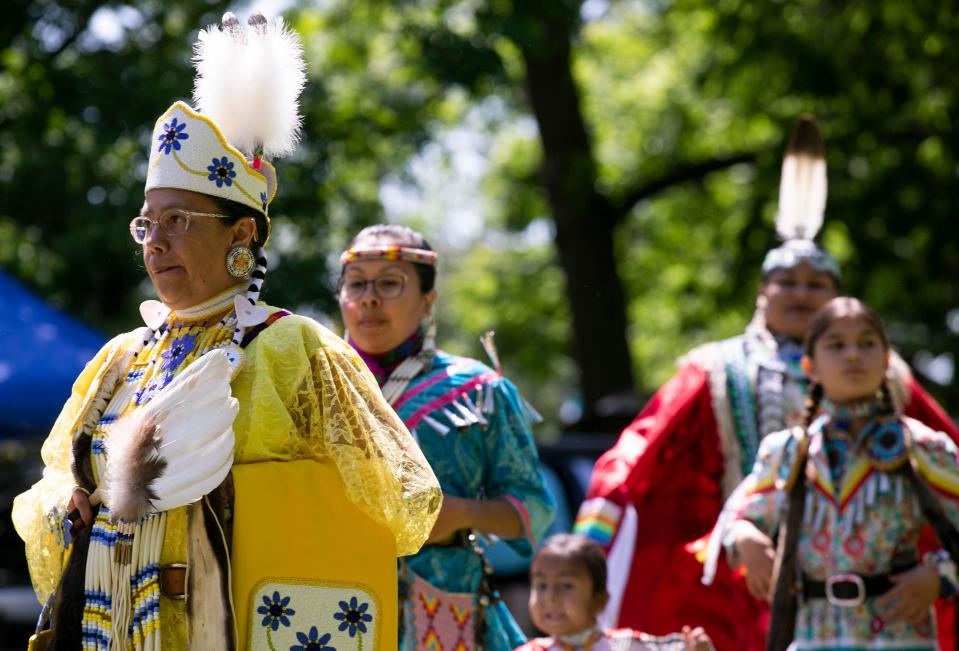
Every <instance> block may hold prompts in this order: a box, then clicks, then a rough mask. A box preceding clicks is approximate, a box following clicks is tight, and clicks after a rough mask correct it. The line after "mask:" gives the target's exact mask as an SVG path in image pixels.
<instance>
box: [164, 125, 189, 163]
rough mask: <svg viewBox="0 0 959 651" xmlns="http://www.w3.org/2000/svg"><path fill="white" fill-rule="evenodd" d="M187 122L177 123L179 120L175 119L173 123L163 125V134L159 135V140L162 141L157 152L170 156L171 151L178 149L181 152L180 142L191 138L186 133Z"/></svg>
mask: <svg viewBox="0 0 959 651" xmlns="http://www.w3.org/2000/svg"><path fill="white" fill-rule="evenodd" d="M184 129H186V122H180V123H179V124H178V123H177V118H173V120H172V121H171V122H168V123H167V124H164V125H163V133H161V134H160V135H159V137H158V138H157V140H159V141H160V148H159V149H157V151H162V152H163V153H164V155H165V154H169V153H170V152H171V151H173V150H174V149H176V150H177V151H179V150H180V141H181V140H186V139H187V138H189V137H190V134H188V133H187V132H186V131H184Z"/></svg>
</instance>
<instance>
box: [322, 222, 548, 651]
mask: <svg viewBox="0 0 959 651" xmlns="http://www.w3.org/2000/svg"><path fill="white" fill-rule="evenodd" d="M340 262H341V266H342V275H341V278H340V282H339V300H340V310H341V313H342V315H343V321H344V323H345V325H346V327H347V331H348V333H349V334H348V338H349V341H350V343H351V344H352V345H353V347H354V348H356V349H357V351H358V352H359V353H360V356H361V357H362V358H363V359H364V361H366V363H367V365H368V366H369V367H370V369H371V370H372V371H373V374H374V375H375V376H376V377H377V380H378V381H379V383H380V385H381V387H382V388H383V393H384V396H385V397H386V398H387V400H388V401H389V402H390V403H391V404H392V405H393V407H394V408H395V409H396V411H397V413H398V414H399V415H400V418H401V419H402V420H403V422H404V423H405V424H406V426H407V427H408V428H409V429H410V431H411V432H412V433H413V435H414V436H415V437H416V438H417V440H418V441H419V445H420V448H421V449H422V451H423V453H424V455H425V456H426V458H427V460H428V461H429V462H430V465H431V466H432V468H433V471H434V473H436V476H437V478H438V479H439V481H440V486H441V487H442V489H443V506H442V509H441V511H440V516H439V519H438V520H437V522H436V525H435V526H434V528H433V530H432V533H431V534H430V538H429V540H428V541H427V545H426V546H425V547H423V549H422V550H421V551H420V552H419V553H417V554H415V555H413V556H409V557H407V558H405V559H403V560H402V561H401V567H400V596H401V601H402V603H401V616H400V617H401V623H400V642H399V648H400V649H404V650H406V651H412V649H418V648H423V647H429V648H434V647H433V645H435V644H436V643H439V644H440V645H442V648H456V645H457V644H461V645H462V648H466V649H474V648H475V649H489V650H491V651H499V650H501V649H514V648H515V647H517V646H519V645H520V644H522V643H523V642H524V641H525V638H524V636H523V634H522V632H521V631H520V630H519V627H518V626H517V625H516V622H515V621H514V620H513V618H512V616H511V615H510V613H509V611H508V610H507V609H506V607H505V605H504V604H503V603H502V602H500V601H499V600H498V599H497V598H496V595H495V594H493V593H492V591H491V590H490V589H489V587H488V584H487V582H486V570H485V562H484V560H483V557H482V554H481V553H480V552H478V551H477V547H478V546H477V545H476V541H475V537H474V536H473V535H472V534H473V533H474V532H475V533H479V534H484V535H492V536H496V537H499V538H501V539H504V540H505V541H506V542H507V544H509V545H510V547H512V548H513V549H514V550H515V551H516V552H518V553H519V554H521V555H523V556H526V557H530V556H532V553H533V550H534V548H535V546H536V543H537V541H538V540H539V539H540V537H541V536H542V534H543V533H544V532H545V531H546V528H547V526H548V525H549V523H550V521H551V519H552V516H553V511H554V508H555V505H554V502H553V499H552V497H551V496H550V494H549V493H548V492H547V490H546V487H545V485H544V483H543V479H542V476H541V474H540V472H539V467H538V456H537V453H536V446H535V444H534V442H533V437H532V433H531V431H530V424H531V422H533V421H534V420H535V419H536V418H537V416H536V414H535V412H534V411H533V410H532V408H531V407H530V406H529V405H528V404H527V403H526V402H525V401H524V400H523V398H522V397H521V396H520V395H519V393H518V392H517V390H516V387H515V386H513V384H512V383H511V382H510V381H509V380H507V379H506V378H504V377H503V376H502V375H501V373H500V371H499V369H498V368H490V367H489V366H487V365H486V364H483V363H481V362H478V361H476V360H474V359H469V358H465V357H458V356H455V355H450V354H449V353H446V352H443V351H440V350H436V348H435V345H434V331H435V328H434V327H433V324H432V318H431V310H432V306H433V302H434V301H435V299H436V291H435V290H434V289H433V283H434V280H435V264H436V254H435V252H433V251H432V250H431V249H430V247H429V244H428V243H427V242H426V240H425V239H424V238H423V237H422V236H421V235H419V234H418V233H416V232H415V231H412V230H411V229H408V228H405V227H401V226H396V225H389V226H372V227H370V228H368V229H365V230H363V231H361V232H360V234H359V235H357V237H356V238H355V239H354V240H353V242H352V244H351V246H350V249H349V250H347V251H346V252H345V253H344V254H343V256H342V257H341V259H340ZM487 350H488V351H489V352H490V354H491V357H492V359H493V364H494V366H496V367H498V363H497V362H496V354H495V350H493V348H492V344H491V342H488V345H487Z"/></svg>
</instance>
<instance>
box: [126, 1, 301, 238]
mask: <svg viewBox="0 0 959 651" xmlns="http://www.w3.org/2000/svg"><path fill="white" fill-rule="evenodd" d="M248 22H249V29H246V30H244V29H243V27H242V26H241V25H240V22H239V21H238V20H237V18H236V16H234V15H233V14H232V13H227V14H225V15H224V16H223V21H222V24H221V25H213V26H210V27H208V28H207V29H204V30H201V31H200V33H199V35H198V37H197V42H196V45H195V46H194V57H193V61H194V65H195V67H196V80H195V85H194V90H193V99H194V103H195V104H196V109H194V108H192V107H190V106H188V105H187V104H186V103H184V102H175V103H174V104H173V105H172V106H171V107H170V108H169V109H167V110H166V111H165V112H164V113H163V115H161V116H160V118H159V119H158V120H157V121H156V125H155V126H154V128H153V143H154V146H153V148H152V149H151V151H150V163H149V167H148V171H147V179H146V185H145V189H144V191H147V190H151V189H153V188H177V189H181V190H192V191H193V192H200V193H202V194H208V195H212V196H215V197H220V198H223V199H229V200H231V201H235V202H237V203H239V204H242V205H244V206H248V207H250V208H252V209H254V210H256V211H257V212H259V213H262V214H263V215H264V216H265V217H266V218H267V233H266V236H267V237H268V236H269V205H270V202H271V201H272V200H273V197H274V196H275V195H276V185H277V182H276V171H275V169H274V167H273V166H272V165H271V164H270V163H269V162H268V160H269V159H272V158H277V157H282V156H286V155H288V154H290V153H292V152H293V150H294V149H295V148H296V144H297V142H298V141H299V138H300V127H301V123H302V118H301V116H300V114H299V108H298V98H299V96H300V92H301V91H302V90H303V86H304V84H305V83H306V67H305V64H304V62H303V53H302V50H303V48H302V45H301V44H300V40H299V38H298V36H297V35H296V32H293V31H292V30H289V29H287V28H286V27H285V25H284V24H283V19H282V18H280V17H277V18H276V19H274V20H273V21H272V22H269V21H267V20H266V18H264V17H263V15H262V14H258V13H257V14H253V15H252V16H250V19H249V21H248ZM264 244H265V242H264Z"/></svg>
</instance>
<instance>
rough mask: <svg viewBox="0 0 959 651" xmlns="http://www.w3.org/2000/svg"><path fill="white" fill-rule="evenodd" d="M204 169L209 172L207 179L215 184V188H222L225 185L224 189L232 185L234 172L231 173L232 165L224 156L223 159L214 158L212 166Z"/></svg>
mask: <svg viewBox="0 0 959 651" xmlns="http://www.w3.org/2000/svg"><path fill="white" fill-rule="evenodd" d="M206 169H207V171H209V172H210V176H208V177H207V179H209V180H210V181H213V182H215V183H216V187H218V188H222V187H223V185H224V184H226V187H230V186H231V185H233V179H234V177H236V172H234V171H233V163H232V162H230V159H229V158H227V157H226V156H224V157H223V158H214V159H213V164H212V165H207V167H206Z"/></svg>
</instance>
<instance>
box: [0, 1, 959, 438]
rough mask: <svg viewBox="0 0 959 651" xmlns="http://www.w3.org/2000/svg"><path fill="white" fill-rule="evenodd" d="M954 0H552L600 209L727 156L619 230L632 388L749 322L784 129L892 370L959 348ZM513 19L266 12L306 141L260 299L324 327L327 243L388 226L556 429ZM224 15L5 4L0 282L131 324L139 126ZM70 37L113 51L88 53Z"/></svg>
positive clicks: (557, 399) (140, 291)
mask: <svg viewBox="0 0 959 651" xmlns="http://www.w3.org/2000/svg"><path fill="white" fill-rule="evenodd" d="M955 4H956V3H955V2H949V1H945V2H928V1H918V2H917V1H911V0H858V1H856V0H854V1H847V2H837V1H835V0H833V1H828V0H779V1H775V2H770V1H769V0H755V1H753V0H677V1H675V2H669V1H666V0H658V1H657V0H645V1H638V0H613V1H609V2H606V1H602V0H589V1H588V2H585V3H579V2H574V1H573V0H562V1H561V0H553V5H552V6H554V7H557V8H558V9H557V10H563V11H569V12H570V14H571V15H574V16H576V17H577V20H574V21H572V22H571V24H570V29H569V33H568V39H569V42H570V44H571V46H572V54H573V57H572V58H573V64H572V71H573V75H574V78H575V80H576V82H577V84H578V87H579V93H580V97H581V104H580V109H581V111H582V113H583V115H584V116H585V119H586V122H587V124H588V127H589V129H590V132H591V135H592V142H593V152H592V153H593V157H594V159H595V162H596V166H597V169H598V172H599V174H598V176H599V178H598V189H599V190H600V191H601V192H602V193H604V194H606V195H608V196H609V197H611V198H614V199H615V198H617V197H622V196H625V195H627V194H628V193H629V191H630V189H631V187H632V186H634V185H635V184H636V182H637V180H642V179H650V178H657V177H660V176H662V175H664V174H667V173H668V172H669V171H670V170H671V169H673V168H675V167H676V166H677V165H679V164H682V163H688V162H690V161H692V162H695V161H699V160H706V159H710V158H713V157H717V156H723V155H731V154H737V153H746V154H748V155H749V159H750V162H747V163H743V164H739V165H735V166H732V167H728V168H727V169H723V170H721V171H717V172H713V173H711V174H706V175H700V176H698V177H696V178H693V179H692V180H689V181H687V182H683V183H676V184H670V185H667V186H666V187H664V188H662V189H661V191H658V192H656V193H655V194H653V195H652V196H650V197H647V198H645V199H644V200H643V201H641V202H639V203H638V204H636V205H635V206H634V207H633V208H632V210H631V211H630V212H629V214H628V216H627V218H626V219H625V220H624V221H623V222H622V223H620V225H619V226H617V228H616V233H615V235H616V239H615V242H616V250H615V257H616V262H617V266H618V269H619V271H620V276H621V278H622V280H623V282H624V285H625V288H626V293H627V296H628V301H629V303H628V306H627V307H628V314H629V318H630V322H631V324H632V325H631V327H630V331H629V333H628V337H629V343H630V346H631V351H632V354H633V359H632V363H633V367H634V371H635V374H636V377H637V380H638V384H639V386H638V387H637V390H638V391H639V392H640V393H645V394H648V393H649V392H650V391H652V390H654V389H655V387H656V386H657V385H658V384H659V383H661V382H662V381H664V380H665V379H666V378H667V377H668V376H669V375H670V374H671V372H672V370H673V368H674V360H675V358H676V357H677V356H679V355H680V354H682V353H683V352H684V351H685V350H687V349H688V348H689V347H691V346H692V345H694V344H697V343H700V342H702V341H705V340H708V339H711V338H716V337H722V336H728V335H732V334H735V333H737V332H739V331H741V329H742V327H743V325H744V324H745V322H746V321H747V320H748V319H749V316H750V313H751V310H752V305H753V302H754V297H755V289H756V286H757V283H758V280H759V278H758V266H759V262H760V261H761V259H762V255H763V254H764V252H765V251H766V250H767V249H768V248H769V247H770V246H772V245H774V243H775V238H774V235H773V229H772V221H773V218H774V214H775V201H776V195H777V188H778V175H779V163H780V160H781V156H782V151H783V148H784V144H785V140H786V138H787V136H788V131H789V128H790V126H791V124H792V122H793V120H794V119H795V118H796V116H797V115H798V114H799V113H801V112H811V113H813V114H815V115H816V116H817V118H818V119H819V120H820V123H821V125H822V129H823V133H824V137H825V140H826V147H827V155H828V162H829V170H830V194H829V202H828V206H827V225H826V227H825V229H824V232H823V234H822V236H821V237H822V240H823V241H824V242H825V244H826V246H827V248H829V249H830V250H832V251H833V253H835V254H836V255H837V257H839V258H840V260H841V262H842V263H843V264H844V269H845V274H846V277H845V288H846V290H847V291H848V292H849V293H852V294H856V295H859V296H862V297H863V298H865V299H866V300H867V301H868V302H869V303H871V304H872V305H873V306H874V307H876V308H877V309H878V310H879V311H880V313H881V314H882V315H883V316H884V317H885V318H886V320H887V322H888V323H889V324H890V326H891V330H892V332H893V336H894V339H895V340H896V342H897V344H898V345H899V346H900V348H901V349H902V350H903V352H904V353H905V355H906V357H907V359H908V358H912V359H917V360H920V361H921V360H922V359H927V358H930V357H933V356H939V355H944V356H949V355H955V354H957V353H959V339H957V336H956V331H955V330H953V329H950V328H949V327H948V323H949V322H952V323H953V326H954V328H955V329H956V330H959V312H956V311H955V310H956V309H957V302H959V301H957V296H956V292H957V288H956V284H955V282H954V279H955V278H956V277H957V271H959V241H957V238H956V237H955V235H954V230H955V229H954V224H955V206H956V196H957V193H956V191H957V170H959V167H957V166H959V160H957V155H959V139H957V130H956V120H957V113H956V111H957V107H959V98H957V93H959V72H957V71H959V50H957V49H956V48H955V47H951V46H950V44H951V43H956V42H957V40H959V11H957V10H956V9H957V8H956V6H955ZM518 7H520V3H519V0H461V1H452V0H420V1H417V0H403V1H401V2H385V1H382V2H381V1H375V0H360V1H357V0H353V1H347V0H325V1H323V2H316V3H312V4H306V3H304V4H303V5H297V6H294V7H291V8H290V10H289V11H288V12H286V15H287V17H288V20H289V21H290V22H292V23H293V24H294V25H295V26H296V27H297V29H298V30H299V31H300V33H301V34H302V35H303V38H304V43H305V46H306V53H307V58H308V65H309V73H310V78H311V81H310V85H309V87H308V89H307V91H306V93H305V96H304V98H303V109H304V114H305V133H306V134H307V137H306V140H305V141H304V143H303V145H302V146H301V148H300V150H299V151H298V153H297V154H296V155H295V156H294V157H292V158H291V159H288V160H286V161H283V162H281V164H280V179H281V186H280V194H279V196H278V199H277V201H276V202H275V203H274V220H275V225H276V230H275V233H276V235H275V238H274V240H273V242H272V256H273V257H272V262H273V270H272V271H271V272H270V275H269V278H268V283H267V291H266V298H267V299H268V300H269V301H270V302H271V303H274V304H280V305H284V306H287V307H290V308H293V309H297V310H301V311H306V312H308V313H311V314H314V315H316V316H318V317H320V318H321V319H324V320H327V321H330V320H331V319H335V316H336V315H335V312H336V306H335V301H334V300H333V297H332V295H331V292H330V286H331V280H332V275H331V274H333V273H335V259H336V255H337V254H338V252H339V251H340V250H341V248H342V247H343V245H344V244H345V243H346V242H347V241H348V240H349V238H350V237H351V236H352V234H354V233H355V232H356V231H357V230H358V229H359V228H361V227H362V226H365V225H367V224H370V223H374V222H376V221H380V220H382V219H384V218H386V219H394V220H404V221H408V222H410V223H411V224H412V225H414V226H417V227H420V228H422V229H423V230H424V231H425V232H426V234H427V236H428V237H429V238H430V239H431V240H433V243H434V245H435V246H436V247H437V248H438V249H439V250H440V252H441V254H442V256H443V257H442V263H441V264H442V272H441V283H440V294H441V300H440V304H439V305H440V320H441V327H442V331H441V334H440V341H441V344H442V345H444V346H445V347H447V348H449V349H451V350H453V351H454V352H460V353H465V354H473V355H481V354H482V353H481V352H480V351H481V349H480V347H479V344H478V336H479V335H480V334H481V333H482V332H483V331H484V330H486V329H496V330H497V334H498V344H499V347H500V352H501V356H502V357H503V359H504V365H505V367H506V370H507V372H508V373H509V374H510V375H511V376H513V377H514V379H516V381H517V382H518V384H519V385H520V386H521V388H522V389H523V390H524V392H525V393H526V394H527V395H528V396H529V397H530V398H531V399H532V401H533V402H534V403H535V404H537V405H538V406H539V407H540V408H541V410H542V411H543V412H544V413H545V414H546V415H547V416H548V417H550V418H552V419H554V421H555V419H556V418H557V416H556V414H557V413H558V409H559V407H560V404H561V403H562V402H563V401H564V400H565V399H566V398H568V397H569V396H570V395H572V394H573V392H574V390H575V387H576V382H577V370H576V366H575V364H574V363H573V362H572V360H571V357H570V337H571V335H570V314H569V307H568V303H567V301H566V291H567V290H566V287H567V286H568V285H567V283H569V282H575V279H567V278H565V277H564V276H563V274H562V272H561V270H560V269H559V267H558V265H557V259H556V255H557V253H556V251H555V249H554V247H553V246H552V244H551V241H550V233H551V221H550V217H551V215H550V207H549V204H548V202H547V200H546V197H545V194H544V190H543V187H542V182H541V179H540V176H539V169H540V166H541V165H542V164H543V162H544V161H543V160H542V159H543V155H542V149H541V146H540V143H539V140H538V134H537V130H536V123H535V122H534V121H533V120H532V119H531V117H530V113H529V108H528V101H527V97H526V95H525V93H526V91H525V86H524V79H525V74H526V73H525V69H524V63H523V60H522V58H521V57H520V56H519V53H518V51H517V47H516V43H517V42H525V41H523V40H522V39H535V38H538V37H539V36H540V35H539V34H538V32H537V29H536V25H537V23H536V21H535V20H530V19H529V16H524V15H523V14H522V12H521V11H520V9H519V8H518ZM226 8H227V3H224V2H197V1H195V0H164V1H162V2H161V1H160V0H137V1H135V2H130V3H117V2H107V3H99V2H83V1H82V0H72V1H70V2H67V1H63V2H55V1H54V0H36V1H32V2H26V1H25V0H13V1H12V2H7V3H5V7H4V20H3V21H2V25H0V266H2V267H3V268H4V269H6V270H8V271H11V272H12V273H14V274H15V275H17V276H18V277H20V278H21V279H23V280H24V281H26V282H27V283H28V284H29V285H31V286H32V287H34V288H35V289H37V290H38V291H40V292H41V293H43V294H44V295H46V296H48V297H49V298H50V299H51V300H52V301H54V302H55V303H56V304H58V305H60V306H62V307H63V308H65V309H66V310H68V311H69V312H71V313H74V314H76V315H77V316H80V317H81V318H83V319H85V320H87V321H88V322H90V323H91V324H93V325H94V326H95V327H98V328H99V329H101V330H102V331H103V332H105V333H112V332H115V331H118V330H121V329H129V328H131V327H133V326H135V325H136V314H137V311H136V305H137V303H138V302H139V301H140V300H142V299H143V298H144V297H145V296H147V295H149V293H150V288H149V286H148V284H146V283H145V282H144V277H145V274H144V273H143V270H142V265H141V264H140V262H139V260H138V256H137V252H136V250H135V247H134V246H133V244H132V242H131V241H130V239H129V235H128V233H127V230H126V224H127V222H128V221H129V219H130V217H132V216H133V215H134V214H135V212H136V211H137V210H138V208H139V204H140V202H141V201H142V183H143V177H144V170H145V162H146V156H147V151H148V148H149V146H150V143H149V137H150V131H151V129H152V125H153V121H154V119H155V118H156V116H158V115H159V114H160V113H161V112H162V111H163V110H164V109H165V108H166V107H167V106H168V105H169V104H170V103H171V102H172V101H173V100H175V99H178V98H188V97H189V95H190V91H191V80H192V74H191V71H190V64H189V57H190V45H191V44H192V42H193V41H194V39H195V35H196V30H197V28H198V27H200V26H203V25H207V24H210V23H213V22H215V21H216V20H217V19H218V18H219V15H220V14H221V13H222V11H223V10H224V9H226ZM241 13H242V12H241ZM97 21H100V22H99V23H98V22H97ZM103 21H106V23H104V22H103ZM91 24H100V25H101V26H102V25H104V24H108V25H110V26H112V27H117V26H120V31H119V34H120V36H119V37H118V38H116V39H112V40H109V41H103V40H101V39H98V37H97V33H98V31H97V30H94V29H92V28H91ZM101 31H102V30H101ZM466 154H469V155H468V156H465V155H466ZM464 156H465V162H464ZM592 317H593V318H596V319H602V318H603V315H602V314H595V315H592ZM917 355H919V357H916V356H917ZM945 360H947V357H942V358H941V360H940V361H945ZM920 366H922V365H920ZM926 384H927V385H929V384H930V383H929V382H928V381H927V382H926ZM932 388H933V391H934V393H936V394H937V395H938V396H939V397H940V398H942V399H943V400H944V401H945V403H946V406H947V407H949V406H951V405H952V404H955V402H956V400H957V399H959V389H957V383H956V381H955V380H954V379H952V380H951V381H950V382H949V383H948V384H947V385H946V386H935V385H933V387H932Z"/></svg>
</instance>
